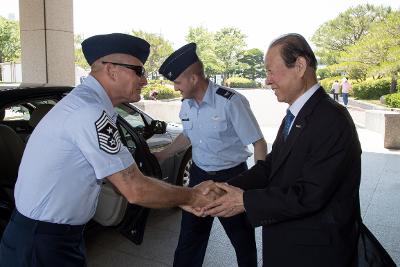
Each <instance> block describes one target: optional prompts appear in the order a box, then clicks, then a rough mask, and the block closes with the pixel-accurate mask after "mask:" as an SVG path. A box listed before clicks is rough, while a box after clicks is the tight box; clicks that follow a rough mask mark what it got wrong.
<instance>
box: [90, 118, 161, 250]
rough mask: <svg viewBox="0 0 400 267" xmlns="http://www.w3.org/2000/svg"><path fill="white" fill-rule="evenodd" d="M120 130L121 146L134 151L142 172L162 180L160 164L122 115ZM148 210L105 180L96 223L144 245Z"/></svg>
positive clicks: (119, 122)
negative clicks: (133, 202) (125, 196)
mask: <svg viewBox="0 0 400 267" xmlns="http://www.w3.org/2000/svg"><path fill="white" fill-rule="evenodd" d="M117 127H118V130H119V133H120V136H121V141H122V143H123V144H124V145H125V146H126V147H127V148H128V150H129V151H130V152H131V154H132V156H133V158H134V159H135V162H136V164H137V166H138V167H139V169H140V170H141V171H142V172H143V173H144V174H145V175H147V176H151V177H154V178H158V179H160V178H161V168H160V165H159V164H158V162H157V159H156V158H155V157H154V155H152V154H151V153H150V149H149V147H148V145H147V143H146V140H145V139H144V138H143V136H142V135H141V134H138V133H137V132H136V131H135V130H134V129H133V128H132V127H131V125H130V124H129V123H128V122H127V121H125V120H124V119H123V118H122V117H121V116H118V119H117ZM149 211H150V209H148V208H144V207H141V206H139V205H135V204H130V203H128V202H127V200H126V199H125V198H124V197H123V196H122V195H120V194H119V193H117V191H116V189H115V188H114V186H113V185H112V184H111V183H110V182H108V181H104V183H103V186H102V190H101V192H100V196H99V202H98V206H97V210H96V214H95V216H94V220H95V221H96V222H98V223H100V224H101V225H104V226H117V228H118V230H119V232H120V233H121V234H123V235H124V236H125V237H127V238H128V239H129V240H131V241H132V242H134V243H135V244H141V243H142V241H143V234H144V229H145V225H146V221H147V217H148V215H149Z"/></svg>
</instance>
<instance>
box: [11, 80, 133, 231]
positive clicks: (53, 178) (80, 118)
mask: <svg viewBox="0 0 400 267" xmlns="http://www.w3.org/2000/svg"><path fill="white" fill-rule="evenodd" d="M116 118H117V114H116V112H115V111H114V108H113V106H112V104H111V100H110V98H109V97H108V95H107V94H106V92H105V91H104V89H103V87H102V86H101V85H100V83H99V82H98V81H97V80H96V79H95V78H93V77H92V76H89V77H88V78H86V79H85V80H84V82H83V84H81V85H78V86H77V87H76V88H75V89H74V90H72V91H71V92H70V93H69V94H68V95H67V96H66V97H64V98H63V99H62V100H61V101H60V102H59V103H57V105H55V106H54V107H53V108H52V109H51V110H50V111H49V113H47V115H46V116H45V117H44V118H43V119H42V120H41V121H40V123H39V124H38V125H37V127H36V128H35V130H34V131H33V133H32V135H31V137H30V138H29V141H28V144H27V146H26V148H25V152H24V155H23V157H22V162H21V165H20V168H19V173H18V179H17V183H16V185H15V193H14V196H15V204H16V207H17V210H18V211H19V212H20V213H22V214H23V215H25V216H26V217H29V218H32V219H35V220H40V221H47V222H52V223H62V224H71V225H80V224H84V223H86V222H87V221H89V220H90V219H91V218H92V217H93V215H94V213H95V211H96V206H97V200H98V196H99V192H100V187H101V186H100V184H101V181H100V180H101V179H103V178H105V177H107V176H109V175H111V174H114V173H116V172H119V171H121V170H124V169H126V168H127V167H129V166H130V165H131V164H132V163H134V160H133V158H132V155H131V154H130V153H129V151H128V149H127V148H126V147H125V146H123V145H121V143H120V139H119V134H118V132H116V133H115V132H114V130H116V128H115V129H114V127H115V121H116ZM107 137H108V138H107ZM107 142H109V143H107Z"/></svg>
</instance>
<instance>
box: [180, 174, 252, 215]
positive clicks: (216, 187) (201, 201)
mask: <svg viewBox="0 0 400 267" xmlns="http://www.w3.org/2000/svg"><path fill="white" fill-rule="evenodd" d="M193 189H194V190H196V191H197V192H196V194H194V197H195V198H196V199H195V200H194V201H193V202H192V203H194V205H193V206H181V208H182V209H184V210H185V211H187V212H190V213H192V214H194V215H196V216H199V217H206V216H213V217H231V216H234V215H237V214H239V213H242V212H244V211H245V209H244V204H243V190H242V189H240V188H238V187H234V186H231V185H228V184H227V183H217V182H214V181H212V180H208V181H204V182H202V183H200V184H198V185H196V186H195V187H194V188H193Z"/></svg>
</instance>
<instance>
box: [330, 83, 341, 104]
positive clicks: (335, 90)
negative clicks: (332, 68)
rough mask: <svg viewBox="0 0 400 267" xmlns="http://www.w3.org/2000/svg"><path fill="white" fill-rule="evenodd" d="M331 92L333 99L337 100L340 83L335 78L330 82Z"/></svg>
mask: <svg viewBox="0 0 400 267" xmlns="http://www.w3.org/2000/svg"><path fill="white" fill-rule="evenodd" d="M331 90H332V93H333V99H334V100H335V101H338V102H339V93H340V84H339V81H338V80H336V81H335V82H334V83H333V84H332V88H331Z"/></svg>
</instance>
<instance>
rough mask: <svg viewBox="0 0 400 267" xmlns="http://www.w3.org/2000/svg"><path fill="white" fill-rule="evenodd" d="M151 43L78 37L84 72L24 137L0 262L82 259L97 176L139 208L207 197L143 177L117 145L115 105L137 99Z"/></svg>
mask: <svg viewBox="0 0 400 267" xmlns="http://www.w3.org/2000/svg"><path fill="white" fill-rule="evenodd" d="M149 49H150V45H149V44H148V42H146V41H145V40H143V39H140V38H137V37H134V36H131V35H127V34H121V33H113V34H106V35H96V36H92V37H90V38H88V39H86V40H85V41H83V43H82V50H83V54H84V55H85V58H86V60H87V62H88V63H89V65H90V66H91V72H90V75H89V76H88V77H87V78H86V79H84V81H83V83H82V84H80V85H78V86H77V87H76V88H75V89H73V90H72V91H71V92H70V93H69V94H68V95H67V96H65V97H64V98H63V99H62V100H61V101H59V102H58V103H57V104H56V105H55V106H54V107H53V108H52V109H51V110H50V111H49V112H48V113H47V115H46V116H45V117H44V118H43V119H42V120H41V121H40V123H39V124H38V125H37V127H36V128H35V130H34V131H33V133H32V135H31V137H30V138H29V141H28V144H27V146H26V148H25V151H24V155H23V158H22V162H21V165H20V168H19V173H18V179H17V182H16V185H15V194H14V195H15V204H16V210H15V211H14V213H13V215H12V216H11V220H10V222H9V224H8V225H7V227H6V229H5V232H4V235H3V238H2V240H1V244H0V266H13V267H19V266H31V267H32V266H41V267H43V266H45V267H46V266H48V267H53V266H86V256H85V249H84V240H83V229H84V226H85V224H86V223H87V222H88V221H89V220H90V219H91V218H92V217H93V215H94V213H95V211H96V205H97V202H98V196H99V192H100V188H101V184H102V180H103V179H108V181H109V182H111V183H112V184H113V185H114V186H115V187H116V189H117V190H119V192H120V193H121V194H122V195H123V196H125V197H126V199H127V200H128V201H129V202H130V203H136V204H139V205H142V206H145V207H150V208H162V207H173V206H178V205H181V206H182V207H183V208H187V209H189V210H190V209H191V208H192V207H194V208H195V207H197V208H198V207H202V206H204V205H205V204H207V203H209V201H210V199H209V198H208V197H206V196H204V195H203V194H201V191H200V190H199V189H190V188H182V187H177V186H173V185H169V184H167V183H164V182H162V181H159V180H157V179H153V178H150V177H146V176H144V175H143V173H142V172H141V171H140V170H139V168H138V166H137V165H136V163H135V162H134V159H133V157H132V155H131V153H130V152H129V151H128V149H127V148H126V147H125V146H124V145H122V144H121V141H120V136H119V132H118V129H117V127H116V120H117V113H116V112H115V110H114V107H115V106H117V105H119V104H120V103H124V102H137V101H139V100H140V91H141V89H142V87H143V86H145V85H146V84H147V80H146V77H145V75H144V74H145V71H144V67H143V64H144V63H145V62H146V59H147V57H148V55H149Z"/></svg>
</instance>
